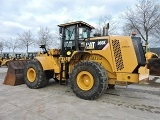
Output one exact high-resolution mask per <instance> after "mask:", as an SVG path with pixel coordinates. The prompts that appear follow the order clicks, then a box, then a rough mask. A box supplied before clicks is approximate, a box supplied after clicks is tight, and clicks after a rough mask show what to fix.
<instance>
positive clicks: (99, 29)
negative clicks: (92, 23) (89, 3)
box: [95, 15, 117, 34]
mask: <svg viewBox="0 0 160 120" xmlns="http://www.w3.org/2000/svg"><path fill="white" fill-rule="evenodd" d="M107 23H109V24H110V28H109V31H108V33H109V34H115V33H116V26H117V25H116V22H115V21H113V20H112V17H111V16H107V15H106V16H102V17H100V18H99V20H98V25H97V27H96V28H95V32H96V33H100V34H103V27H104V26H106V25H107Z"/></svg>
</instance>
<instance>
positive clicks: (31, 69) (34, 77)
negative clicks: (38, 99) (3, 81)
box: [24, 60, 48, 89]
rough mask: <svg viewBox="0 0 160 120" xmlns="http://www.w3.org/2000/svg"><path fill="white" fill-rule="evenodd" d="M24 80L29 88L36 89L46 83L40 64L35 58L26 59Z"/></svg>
mask: <svg viewBox="0 0 160 120" xmlns="http://www.w3.org/2000/svg"><path fill="white" fill-rule="evenodd" d="M24 76H25V77H24V81H25V83H26V85H27V86H28V87H29V88H32V89H37V88H41V87H44V86H46V85H47V83H48V80H47V79H46V76H45V71H43V68H42V65H41V64H40V62H39V61H37V60H31V61H27V63H26V66H25V69H24Z"/></svg>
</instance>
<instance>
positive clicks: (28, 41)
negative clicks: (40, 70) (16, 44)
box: [18, 30, 34, 54]
mask: <svg viewBox="0 0 160 120" xmlns="http://www.w3.org/2000/svg"><path fill="white" fill-rule="evenodd" d="M18 40H19V41H20V45H21V47H26V49H27V50H26V51H27V54H28V48H29V46H30V45H32V44H33V43H34V39H33V36H32V34H31V31H30V30H29V31H28V32H24V33H23V34H22V35H20V34H18Z"/></svg>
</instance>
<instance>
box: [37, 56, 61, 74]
mask: <svg viewBox="0 0 160 120" xmlns="http://www.w3.org/2000/svg"><path fill="white" fill-rule="evenodd" d="M35 59H37V60H38V61H39V62H40V63H41V65H42V67H43V70H54V72H55V73H60V62H59V59H58V58H56V57H53V56H38V57H35Z"/></svg>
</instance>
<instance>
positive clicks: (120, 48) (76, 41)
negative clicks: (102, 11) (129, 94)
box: [6, 21, 148, 100]
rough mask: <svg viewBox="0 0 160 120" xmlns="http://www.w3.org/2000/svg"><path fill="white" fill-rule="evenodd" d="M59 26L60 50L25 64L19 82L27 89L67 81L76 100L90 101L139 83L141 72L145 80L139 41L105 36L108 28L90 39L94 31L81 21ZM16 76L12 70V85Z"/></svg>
mask: <svg viewBox="0 0 160 120" xmlns="http://www.w3.org/2000/svg"><path fill="white" fill-rule="evenodd" d="M58 26H59V33H60V34H61V38H62V39H61V40H62V41H61V43H62V45H61V49H51V50H49V51H46V54H45V55H42V56H37V57H35V58H34V60H29V61H27V62H25V63H24V68H23V69H22V71H23V72H22V74H23V76H22V78H21V80H22V81H23V80H24V82H25V84H26V85H27V86H28V87H29V88H32V89H37V88H41V87H44V86H46V85H47V83H48V80H49V79H50V78H54V79H56V81H59V83H60V84H65V83H67V81H70V84H71V89H72V90H73V92H74V93H75V94H76V96H78V97H80V98H82V99H87V100H92V99H96V98H98V97H99V96H100V95H102V94H103V93H104V92H105V91H106V89H107V88H108V87H110V86H114V85H115V84H117V83H118V84H121V83H126V84H131V83H138V82H139V78H140V76H141V74H140V72H141V73H143V75H147V76H145V77H148V70H147V69H146V68H145V67H144V66H145V65H146V60H145V56H144V52H143V47H142V45H141V39H140V38H139V37H131V36H108V34H107V30H108V28H109V25H108V26H107V27H104V28H103V29H104V30H103V35H101V36H99V35H98V36H94V37H91V36H90V35H91V31H92V29H94V27H92V26H91V25H89V24H87V23H85V22H83V21H76V22H71V23H66V24H60V25H58ZM42 47H45V46H42ZM19 62H20V61H19ZM13 69H14V68H13ZM8 70H9V69H8ZM17 71H18V70H17ZM16 74H17V73H16V70H15V81H16ZM7 75H8V76H9V74H7ZM141 77H144V76H141ZM18 79H19V78H18ZM6 81H7V76H6Z"/></svg>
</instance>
